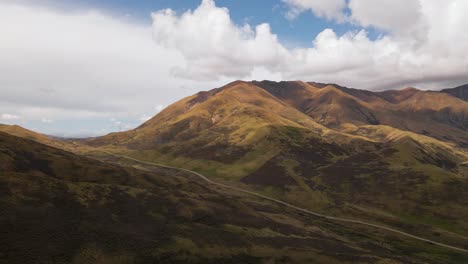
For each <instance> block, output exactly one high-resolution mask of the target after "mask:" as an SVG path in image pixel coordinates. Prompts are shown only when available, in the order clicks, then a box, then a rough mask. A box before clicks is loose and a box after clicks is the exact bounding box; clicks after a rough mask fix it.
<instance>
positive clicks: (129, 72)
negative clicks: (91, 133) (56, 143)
mask: <svg viewBox="0 0 468 264" xmlns="http://www.w3.org/2000/svg"><path fill="white" fill-rule="evenodd" d="M149 15H150V14H149V13H148V16H149ZM0 58H1V60H0V72H1V75H0V92H1V96H0V113H2V112H5V113H11V112H17V113H18V114H20V115H21V116H22V117H23V118H24V120H25V121H26V122H27V123H34V122H41V119H42V118H43V117H44V116H47V118H48V119H51V120H55V121H56V122H54V124H53V126H52V125H50V126H48V127H45V128H43V130H42V131H44V132H49V131H51V130H49V129H52V127H57V126H62V128H61V129H60V130H61V131H65V130H66V129H67V128H66V127H67V125H66V124H65V123H63V122H62V121H61V120H65V119H66V120H75V121H76V122H81V124H82V125H83V126H84V127H86V126H88V124H89V123H91V122H94V123H98V122H97V120H105V119H108V118H109V117H111V116H118V117H119V118H121V119H133V120H137V119H138V118H139V117H141V116H142V115H143V114H146V113H151V112H152V111H153V106H154V104H155V103H160V104H164V105H167V104H169V103H171V102H173V101H175V100H176V99H179V98H182V97H185V96H188V95H190V94H193V93H195V92H197V91H198V90H201V89H202V88H210V87H213V86H216V85H220V84H219V83H214V82H194V81H190V80H181V79H179V78H176V77H175V76H173V75H172V74H171V73H170V71H171V69H172V68H174V67H176V66H179V67H180V66H181V65H184V63H185V59H184V57H182V56H181V55H180V53H179V52H178V51H176V50H171V49H166V48H164V47H162V46H160V45H156V44H155V42H154V40H153V38H152V28H151V25H142V24H136V23H132V22H129V21H128V19H126V18H119V17H113V16H110V15H107V14H104V13H102V12H98V11H93V10H74V11H69V10H63V9H54V8H53V7H47V6H44V5H41V4H38V3H34V4H33V3H29V2H27V1H19V2H18V1H6V2H5V1H0ZM223 81H224V80H223ZM181 86H185V87H188V89H186V90H181V89H180V88H179V87H181ZM86 120H87V121H86ZM37 126H38V127H40V126H39V125H37ZM49 127H50V128H49ZM93 129H95V128H94V126H93Z"/></svg>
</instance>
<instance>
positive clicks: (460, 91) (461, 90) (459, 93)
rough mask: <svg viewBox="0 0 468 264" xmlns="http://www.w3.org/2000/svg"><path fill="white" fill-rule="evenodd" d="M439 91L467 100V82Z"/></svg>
mask: <svg viewBox="0 0 468 264" xmlns="http://www.w3.org/2000/svg"><path fill="white" fill-rule="evenodd" d="M441 92H443V93H448V94H450V95H452V96H455V97H457V98H460V99H462V100H464V101H468V84H465V85H461V86H458V87H455V88H450V89H443V90H441Z"/></svg>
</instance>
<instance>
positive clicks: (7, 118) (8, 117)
mask: <svg viewBox="0 0 468 264" xmlns="http://www.w3.org/2000/svg"><path fill="white" fill-rule="evenodd" d="M0 119H1V120H5V121H12V120H18V119H20V117H19V116H17V115H12V114H1V115H0Z"/></svg>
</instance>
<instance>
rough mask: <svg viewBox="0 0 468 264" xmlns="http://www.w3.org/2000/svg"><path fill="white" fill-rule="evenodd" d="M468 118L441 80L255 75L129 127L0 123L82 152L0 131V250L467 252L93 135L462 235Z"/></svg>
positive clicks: (259, 257)
mask: <svg viewBox="0 0 468 264" xmlns="http://www.w3.org/2000/svg"><path fill="white" fill-rule="evenodd" d="M467 125H468V102H465V101H463V100H460V99H459V98H457V96H452V95H450V94H449V93H447V92H446V91H444V92H423V91H419V90H417V89H414V88H408V89H404V90H401V91H385V92H379V93H372V92H368V91H362V90H357V89H350V88H346V87H341V86H338V85H327V84H317V83H304V82H280V83H275V82H267V81H264V82H253V83H246V82H234V83H231V84H229V85H227V86H225V87H222V88H218V89H214V90H211V91H209V92H201V93H198V94H196V95H193V96H191V97H188V98H185V99H183V100H181V101H179V102H177V103H175V104H173V105H171V106H169V107H168V108H167V109H165V110H164V111H162V112H161V113H159V114H158V115H156V116H155V117H154V118H152V119H151V120H149V121H148V122H146V123H144V124H143V125H141V126H140V127H138V128H137V129H134V130H130V131H126V132H122V133H112V134H109V135H107V136H104V137H99V138H91V139H86V140H79V141H78V140H76V141H75V142H74V141H73V140H68V141H67V140H65V141H58V140H53V139H50V138H47V137H44V136H43V135H40V134H35V133H34V132H31V131H25V130H23V129H21V128H19V127H8V126H3V127H0V130H3V131H6V132H8V133H10V134H15V135H18V136H21V137H26V138H29V139H33V140H36V141H38V142H42V143H44V144H47V145H50V146H54V147H58V148H60V149H64V150H69V151H73V152H74V153H76V154H80V155H76V154H71V153H68V152H64V151H63V150H59V149H55V148H50V147H46V146H44V145H39V144H34V143H32V142H30V141H25V140H21V139H18V138H12V137H8V136H7V135H2V139H3V140H2V141H0V172H1V173H3V174H2V175H1V180H0V182H1V183H0V188H2V189H1V190H2V192H0V193H1V195H2V198H1V201H2V203H1V208H2V210H3V208H4V210H6V213H2V214H1V215H2V216H3V218H0V219H1V222H0V223H1V224H2V227H1V229H0V230H2V232H3V230H5V231H7V232H6V234H7V235H6V236H5V237H6V238H4V240H0V241H1V243H3V244H5V245H7V246H5V247H2V248H6V249H7V250H6V251H5V253H3V252H0V254H3V255H0V259H2V256H7V259H9V260H11V261H13V262H16V261H17V262H21V261H23V260H24V261H27V260H28V259H25V258H27V257H28V256H29V257H31V258H30V259H29V260H31V259H32V258H33V257H36V259H38V258H39V259H40V260H44V261H48V260H50V261H52V262H53V261H55V262H61V261H62V262H73V261H74V262H78V263H79V262H84V261H93V260H94V261H98V262H102V263H106V262H107V263H115V262H119V261H120V262H123V263H134V262H137V263H139V262H149V263H151V262H159V263H164V262H166V263H177V262H180V263H187V262H188V263H210V262H211V263H297V262H299V263H301V262H302V263H314V262H319V263H334V262H336V263H343V262H345V263H346V262H349V263H356V262H364V263H378V262H379V261H381V262H382V263H393V262H386V261H387V260H388V261H391V260H394V261H395V262H396V263H399V262H402V263H412V262H414V263H465V262H468V259H467V257H468V256H467V255H466V254H465V255H463V254H462V253H459V252H456V251H452V250H448V249H447V250H446V249H443V248H440V247H438V246H432V245H429V244H427V243H421V242H419V241H415V240H412V239H410V238H406V237H399V236H395V235H394V234H391V233H388V232H385V231H380V230H375V229H370V228H368V227H363V226H354V225H350V224H346V225H345V224H343V225H341V224H339V223H331V222H329V221H324V220H321V219H317V218H314V217H311V216H305V215H302V214H300V213H298V212H294V211H291V209H285V208H281V207H279V206H277V205H273V204H269V203H268V202H267V201H262V200H257V199H254V198H252V197H247V196H245V195H242V194H240V193H236V192H233V191H229V190H223V189H217V190H213V189H212V188H210V186H207V184H206V183H204V182H200V179H197V178H194V177H193V175H190V174H186V173H182V172H180V171H174V170H167V169H160V168H157V167H154V166H149V165H144V164H139V163H138V162H134V161H129V160H123V159H120V158H116V157H113V156H108V155H105V154H103V153H102V152H99V151H97V150H99V149H101V150H105V151H108V152H114V153H120V154H123V155H126V156H131V157H134V158H136V159H139V160H144V161H150V162H156V163H161V164H166V165H170V166H176V167H183V168H187V169H191V170H195V171H198V172H201V173H203V174H204V175H206V176H208V177H210V178H212V179H214V180H216V181H218V182H223V183H226V184H229V185H232V186H237V187H241V188H244V189H249V190H254V191H256V192H261V193H263V194H265V195H268V196H270V197H273V198H277V199H281V200H284V201H286V202H288V203H290V204H294V205H297V206H300V207H302V208H307V209H310V210H314V211H317V212H321V213H324V214H327V215H334V216H339V217H345V218H354V219H359V220H362V221H366V222H370V223H377V224H380V225H385V226H390V227H393V228H396V229H399V230H402V231H406V232H408V233H411V234H414V235H418V236H421V237H424V238H428V239H431V240H434V241H439V242H442V243H446V244H449V245H453V246H456V247H460V248H467V247H468V222H467V221H466V219H468V177H467V176H466V175H468V162H467V160H468V159H467V152H466V146H467V145H468V133H467V131H466V127H467ZM84 156H88V157H92V159H90V158H85V157H84ZM97 160H100V161H97ZM3 190H5V191H3ZM61 219H62V220H61ZM23 227H28V228H23ZM11 230H14V231H16V232H10V231H11ZM18 230H19V231H18ZM0 239H1V238H0ZM34 246H35V247H34ZM31 248H34V250H32V249H31ZM39 249H40V250H39ZM28 252H33V253H28ZM17 253H20V254H17ZM18 256H22V258H18Z"/></svg>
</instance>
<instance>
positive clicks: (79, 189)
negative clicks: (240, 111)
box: [0, 133, 464, 263]
mask: <svg viewBox="0 0 468 264" xmlns="http://www.w3.org/2000/svg"><path fill="white" fill-rule="evenodd" d="M101 158H103V159H105V160H106V161H107V162H106V163H103V162H101V161H97V160H92V159H89V158H85V157H81V156H76V155H74V154H71V153H68V152H64V151H62V150H59V149H55V148H51V147H47V146H45V145H41V144H38V143H34V142H31V141H28V140H24V139H21V138H17V137H14V136H10V135H7V134H4V133H0V165H1V168H0V171H1V174H0V190H1V192H0V211H1V214H0V233H1V234H2V235H1V236H0V256H1V259H0V263H35V262H40V263H90V262H92V263H271V262H276V263H277V262H281V263H310V262H311V261H313V262H315V263H388V262H389V261H390V262H391V263H451V262H453V263H456V262H457V261H462V260H463V259H464V257H463V255H460V254H458V253H456V252H450V251H448V250H441V249H439V248H434V246H430V245H426V244H423V243H419V242H416V241H409V242H402V241H399V239H396V238H395V237H393V236H392V235H391V234H390V236H389V234H387V235H385V236H382V235H381V234H380V233H379V232H378V231H377V230H374V232H373V234H374V235H372V236H368V235H363V234H362V228H361V229H360V230H359V229H358V230H355V229H354V228H350V227H344V226H340V225H336V224H333V223H328V222H324V221H321V220H320V219H314V218H309V217H306V216H304V215H301V214H298V213H296V212H294V211H290V210H285V209H284V208H280V207H278V206H273V205H269V204H265V203H264V202H263V201H256V200H251V199H249V198H248V197H243V196H239V195H238V194H234V193H232V194H230V193H229V192H228V191H226V190H225V191H223V192H222V193H220V192H219V191H214V190H212V189H210V188H209V187H208V186H204V185H203V184H200V183H197V182H194V181H192V180H190V176H189V175H184V173H183V172H178V171H174V170H168V169H159V168H156V167H148V166H147V165H146V168H145V167H144V166H143V167H142V165H139V167H140V168H141V169H144V171H142V170H137V169H134V168H129V167H121V166H119V165H112V164H110V163H109V162H112V163H122V161H120V160H119V159H118V158H115V157H101ZM127 165H129V164H127ZM133 165H135V166H136V165H137V164H133ZM421 250H422V251H427V252H432V253H434V254H436V255H418V254H413V253H409V252H419V251H421Z"/></svg>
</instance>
